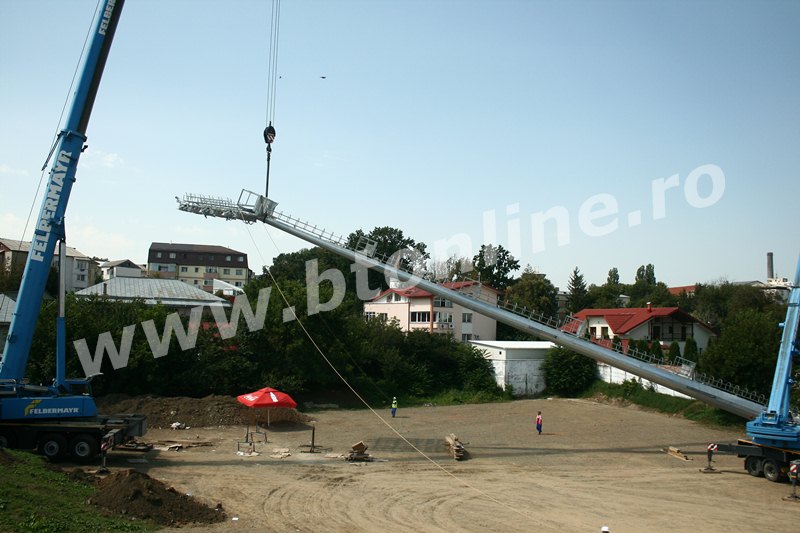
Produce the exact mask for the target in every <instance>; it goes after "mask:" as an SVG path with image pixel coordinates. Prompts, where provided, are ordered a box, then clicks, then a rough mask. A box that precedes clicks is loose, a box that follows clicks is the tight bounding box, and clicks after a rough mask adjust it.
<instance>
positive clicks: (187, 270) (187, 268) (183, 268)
mask: <svg viewBox="0 0 800 533" xmlns="http://www.w3.org/2000/svg"><path fill="white" fill-rule="evenodd" d="M181 272H189V267H181Z"/></svg>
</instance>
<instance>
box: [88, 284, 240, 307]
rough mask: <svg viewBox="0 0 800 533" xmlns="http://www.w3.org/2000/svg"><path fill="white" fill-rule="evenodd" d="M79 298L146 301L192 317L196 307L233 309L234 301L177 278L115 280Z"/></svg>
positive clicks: (99, 285) (93, 288) (97, 286)
mask: <svg viewBox="0 0 800 533" xmlns="http://www.w3.org/2000/svg"><path fill="white" fill-rule="evenodd" d="M75 296H77V297H88V296H102V297H103V298H108V299H110V300H116V301H120V302H132V301H134V300H142V301H144V303H145V304H147V305H156V304H162V305H164V306H166V307H169V308H171V309H175V310H177V311H178V312H179V313H180V314H181V315H188V314H189V313H190V311H191V309H192V308H193V307H198V306H204V307H225V308H228V307H230V305H231V304H230V302H228V300H226V299H224V298H220V297H218V296H215V295H213V294H211V293H210V292H208V291H204V290H202V289H201V288H199V287H195V286H194V285H190V284H187V283H184V282H182V281H179V280H174V279H157V278H119V277H118V278H111V279H109V280H107V281H104V282H102V283H98V284H97V285H92V286H91V287H88V288H86V289H83V290H81V291H78V292H76V293H75Z"/></svg>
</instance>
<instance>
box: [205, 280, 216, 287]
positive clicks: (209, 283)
mask: <svg viewBox="0 0 800 533" xmlns="http://www.w3.org/2000/svg"><path fill="white" fill-rule="evenodd" d="M213 283H214V282H213V281H212V280H210V279H204V280H203V285H206V286H208V285H211V284H213Z"/></svg>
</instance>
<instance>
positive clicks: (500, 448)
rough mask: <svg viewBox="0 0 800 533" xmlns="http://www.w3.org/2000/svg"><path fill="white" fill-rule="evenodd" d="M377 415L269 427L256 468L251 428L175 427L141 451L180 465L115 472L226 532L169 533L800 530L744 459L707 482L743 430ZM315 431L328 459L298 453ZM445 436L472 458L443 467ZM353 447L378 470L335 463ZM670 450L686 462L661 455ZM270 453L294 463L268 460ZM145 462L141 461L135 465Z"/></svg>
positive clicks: (500, 411)
mask: <svg viewBox="0 0 800 533" xmlns="http://www.w3.org/2000/svg"><path fill="white" fill-rule="evenodd" d="M538 410H541V411H542V413H543V416H544V433H543V434H542V435H537V434H536V430H535V428H534V423H533V421H534V417H535V415H536V412H537V411H538ZM378 414H379V415H380V416H381V417H383V420H381V419H380V418H379V417H378V416H376V414H374V413H372V412H370V411H366V410H361V411H349V410H330V411H319V412H316V413H311V414H310V417H311V418H312V419H313V422H307V423H302V422H296V421H295V422H279V423H277V424H271V428H270V429H269V430H268V431H267V438H268V442H266V443H264V442H258V443H257V444H256V445H255V446H256V452H258V453H259V455H255V456H241V455H237V441H238V440H240V439H241V438H242V437H243V436H244V432H245V426H243V425H235V426H216V427H191V429H187V430H171V429H168V426H167V425H165V426H164V428H165V429H151V431H150V432H149V433H148V434H147V435H146V437H145V438H144V440H146V441H148V442H161V443H162V444H163V443H166V444H170V442H167V441H171V442H172V443H174V442H178V443H182V444H184V447H183V448H182V449H181V450H180V451H170V450H160V451H159V450H153V451H150V452H147V453H146V454H145V455H144V457H142V456H140V455H136V456H134V455H131V454H129V453H121V452H115V453H114V454H112V455H110V456H109V461H108V465H109V467H111V468H112V470H114V469H118V468H119V469H122V468H135V469H137V470H139V471H141V472H144V473H147V474H149V475H150V476H151V477H153V478H155V479H157V480H160V481H163V482H164V483H166V484H167V485H169V486H172V487H174V488H175V489H176V490H177V491H178V492H180V493H184V494H191V495H192V497H193V498H195V499H197V500H198V501H201V502H203V503H206V504H207V505H209V506H211V507H214V506H215V505H216V504H218V503H221V504H222V505H223V507H224V510H225V513H226V520H225V521H224V522H221V523H218V524H210V525H203V526H199V525H198V526H183V527H181V528H179V529H174V530H167V531H175V532H178V531H180V532H193V533H200V532H231V531H243V532H244V531H248V532H249V531H280V532H284V531H300V532H312V531H314V532H316V531H340V532H345V531H347V532H372V531H385V532H395V531H398V532H399V531H426V532H427V531H431V532H433V531H449V532H451V531H511V532H513V531H520V532H522V531H526V532H528V531H554V532H556V531H558V532H573V531H574V532H584V531H585V532H593V531H595V532H596V531H600V527H601V526H603V525H608V526H609V527H610V528H611V531H613V532H614V533H621V532H651V531H652V532H658V531H687V532H690V531H691V532H697V531H703V532H722V531H732V530H736V531H774V532H778V531H789V530H791V529H792V526H791V525H790V524H793V523H794V524H796V523H797V522H798V520H799V519H800V504H796V503H791V502H787V501H783V500H782V499H781V498H782V497H784V496H787V495H788V494H789V493H790V492H791V486H790V485H789V484H786V483H770V482H768V481H766V480H765V479H763V478H754V477H751V476H749V475H747V474H746V473H745V472H744V470H743V469H742V460H741V459H738V458H736V457H732V456H723V455H719V456H717V457H716V467H717V468H718V469H719V470H721V473H717V474H702V473H700V469H701V468H703V467H704V466H706V456H705V449H706V445H707V443H709V442H734V441H735V440H736V439H737V438H739V437H741V436H742V435H741V433H740V432H739V431H737V430H736V429H715V428H708V427H705V426H702V425H699V424H696V423H694V422H690V421H688V420H685V419H683V418H678V417H669V416H666V415H662V414H657V413H651V412H646V411H643V410H640V409H638V408H636V407H635V406H628V407H622V406H616V405H609V404H604V403H598V402H594V401H589V400H560V399H552V400H547V399H541V400H523V401H516V402H512V403H503V404H485V405H464V406H452V407H435V406H433V407H419V408H403V407H402V405H401V406H400V409H399V411H398V416H397V418H394V419H392V418H391V417H390V416H389V413H388V410H386V411H382V412H380V413H378ZM262 418H263V417H262ZM176 421H181V422H183V420H180V419H179V418H178V419H176ZM312 426H314V427H315V428H316V434H315V443H316V444H317V445H318V446H322V447H323V449H322V450H321V451H320V453H306V452H305V450H307V449H308V448H307V447H306V448H302V446H303V445H307V444H309V443H310V441H311V428H312ZM743 429H744V428H742V430H743ZM450 433H455V434H456V435H458V437H459V438H460V439H461V441H462V442H464V443H465V445H466V449H467V451H468V453H469V457H468V458H467V460H464V461H461V462H456V461H454V460H453V459H452V457H451V456H450V455H449V453H448V451H447V448H446V447H445V446H444V445H443V443H444V438H445V435H447V434H450ZM261 438H262V439H263V436H262V437H261ZM404 439H406V440H407V441H408V443H407V442H405V441H404ZM359 441H363V442H364V443H365V444H367V445H368V446H369V448H368V450H367V453H369V454H371V456H372V458H373V459H375V461H373V462H358V463H351V462H348V461H345V460H344V459H342V458H340V457H334V456H343V455H346V454H347V453H348V452H349V451H350V447H351V445H353V444H354V443H357V442H359ZM409 443H410V444H409ZM193 444H201V445H199V446H191V445H193ZM411 445H413V446H414V447H416V450H415V449H414V448H412V446H411ZM669 446H676V447H678V448H680V449H681V451H683V452H684V453H686V454H687V455H688V456H689V457H690V458H691V459H692V460H688V461H684V460H680V459H677V458H675V457H672V456H670V455H667V454H666V453H665V452H664V451H663V450H665V449H666V448H667V447H669ZM274 450H288V453H289V454H290V455H288V456H285V457H283V458H274V457H271V455H274ZM137 458H138V459H139V460H141V458H144V459H145V460H146V461H147V462H146V463H136V462H133V463H132V462H130V460H131V459H133V460H134V461H135V460H137Z"/></svg>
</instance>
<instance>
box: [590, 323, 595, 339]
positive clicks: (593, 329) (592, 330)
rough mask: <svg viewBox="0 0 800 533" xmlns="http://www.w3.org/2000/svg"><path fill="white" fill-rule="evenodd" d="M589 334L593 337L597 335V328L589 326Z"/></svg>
mask: <svg viewBox="0 0 800 533" xmlns="http://www.w3.org/2000/svg"><path fill="white" fill-rule="evenodd" d="M589 336H590V337H592V338H595V337H597V328H596V327H594V326H592V327H590V328H589Z"/></svg>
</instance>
